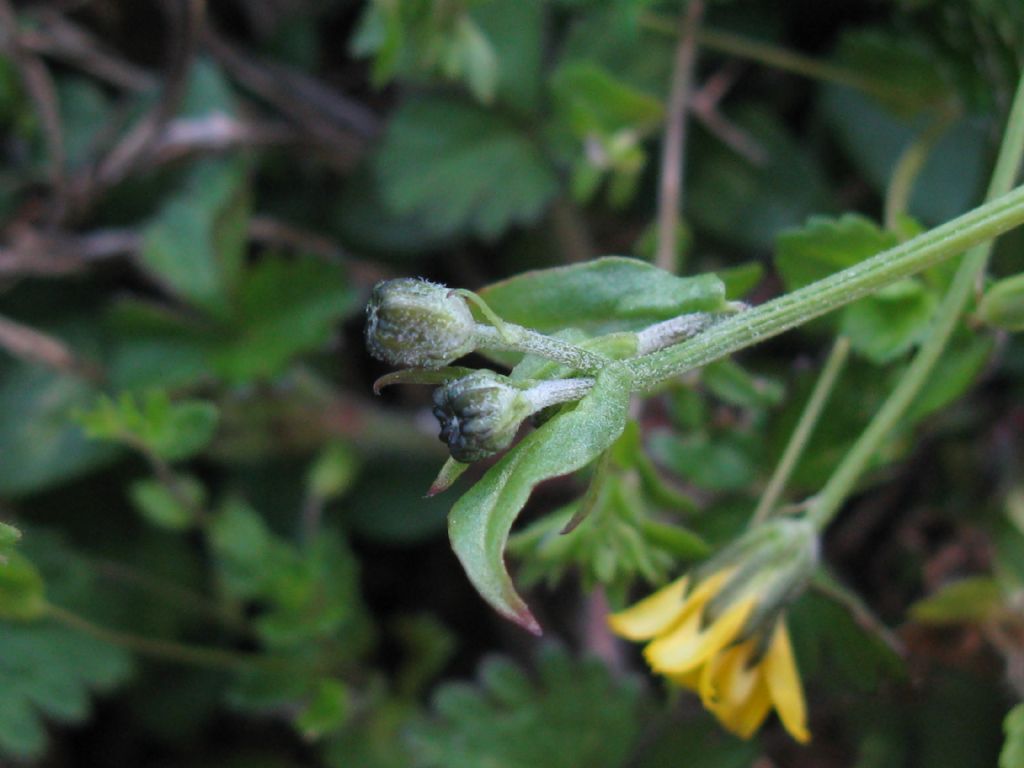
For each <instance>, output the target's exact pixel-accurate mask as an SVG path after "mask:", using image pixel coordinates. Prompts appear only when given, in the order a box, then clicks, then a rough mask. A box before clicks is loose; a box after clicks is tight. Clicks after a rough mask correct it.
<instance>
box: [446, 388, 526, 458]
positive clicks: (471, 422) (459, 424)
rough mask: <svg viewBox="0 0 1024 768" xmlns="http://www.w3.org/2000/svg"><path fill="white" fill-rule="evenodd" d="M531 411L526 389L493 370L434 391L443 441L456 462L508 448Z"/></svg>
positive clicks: (481, 456)
mask: <svg viewBox="0 0 1024 768" xmlns="http://www.w3.org/2000/svg"><path fill="white" fill-rule="evenodd" d="M530 412H531V407H530V401H529V399H528V398H527V397H526V395H525V393H524V392H523V390H521V389H519V388H518V387H516V386H515V385H513V384H512V383H510V382H509V381H508V380H507V379H506V378H505V377H504V376H499V375H498V374H496V373H494V372H493V371H487V370H482V371H474V372H473V373H471V374H469V375H468V376H465V377H463V378H461V379H457V380H456V381H451V382H449V383H448V384H446V385H445V386H443V387H439V388H438V389H436V390H434V416H436V417H437V420H438V422H439V423H440V424H441V434H440V438H441V440H442V442H446V443H448V449H449V450H450V451H451V454H452V457H453V458H454V459H455V460H456V461H461V462H470V461H479V460H480V459H483V458H486V457H487V456H491V455H492V454H495V453H497V452H498V451H501V450H503V449H505V448H507V447H508V446H509V444H510V443H511V442H512V440H513V439H514V438H515V436H516V432H517V431H518V430H519V425H520V424H521V423H522V421H523V419H525V418H526V417H527V416H529V415H530Z"/></svg>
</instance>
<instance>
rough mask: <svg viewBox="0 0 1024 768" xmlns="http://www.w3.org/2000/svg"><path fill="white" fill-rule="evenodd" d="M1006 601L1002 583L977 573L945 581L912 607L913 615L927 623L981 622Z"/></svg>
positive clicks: (912, 616)
mask: <svg viewBox="0 0 1024 768" xmlns="http://www.w3.org/2000/svg"><path fill="white" fill-rule="evenodd" d="M1002 604H1003V595H1002V591H1001V590H1000V588H999V583H998V582H997V581H996V580H995V579H993V578H990V577H987V576H975V577H972V578H966V579H960V580H959V581H954V582H952V583H950V584H946V585H945V586H943V587H942V588H941V589H939V591H938V592H936V593H935V594H932V595H929V596H928V597H926V598H924V599H923V600H919V601H917V602H916V603H914V604H913V605H912V606H910V618H912V619H913V620H914V621H919V622H922V623H924V624H955V623H959V622H968V623H978V622H982V621H985V620H986V619H988V618H989V617H990V616H991V615H992V614H993V613H994V612H995V611H997V610H999V608H1000V607H1001V606H1002Z"/></svg>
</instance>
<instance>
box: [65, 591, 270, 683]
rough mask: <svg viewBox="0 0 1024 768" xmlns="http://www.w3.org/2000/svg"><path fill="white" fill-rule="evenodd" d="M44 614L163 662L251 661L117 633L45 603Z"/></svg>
mask: <svg viewBox="0 0 1024 768" xmlns="http://www.w3.org/2000/svg"><path fill="white" fill-rule="evenodd" d="M46 615H47V616H49V617H50V618H52V619H54V620H55V621H59V622H60V623H61V624H63V625H64V626H66V627H70V628H71V629H74V630H77V631H79V632H84V633H85V634H87V635H91V636H92V637H95V638H96V639H97V640H102V641H103V642H105V643H110V644H111V645H116V646H118V647H120V648H124V649H125V650H128V651H132V652H133V653H138V654H141V655H143V656H150V657H152V658H156V659H163V660H164V661H173V662H176V663H178V664H188V665H191V666H196V667H213V668H217V669H225V668H227V669H236V668H238V667H243V666H246V665H248V664H251V663H252V662H253V660H252V659H250V658H248V657H247V656H246V655H243V654H239V653H232V652H231V651H223V650H220V649H219V648H200V647H197V646H194V645H184V644H182V643H175V642H171V641H168V640H153V639H152V638H148V637H139V636H138V635H132V634H129V633H127V632H119V631H117V630H114V629H108V628H107V627H101V626H100V625H99V624H94V623H93V622H91V621H89V620H88V619H86V618H85V617H83V616H79V615H78V614H77V613H73V612H72V611H69V610H67V609H66V608H61V607H60V606H57V605H52V604H50V605H48V606H47V610H46Z"/></svg>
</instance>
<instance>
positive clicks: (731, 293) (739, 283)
mask: <svg viewBox="0 0 1024 768" xmlns="http://www.w3.org/2000/svg"><path fill="white" fill-rule="evenodd" d="M718 277H719V278H720V279H721V280H722V282H723V283H725V296H726V298H728V299H730V300H736V299H742V298H743V297H744V296H746V295H747V294H748V293H750V292H751V291H752V290H754V288H756V287H757V284H758V283H760V282H761V278H762V277H764V267H763V266H762V265H761V263H760V262H758V261H748V262H747V263H746V264H739V265H737V266H735V267H730V268H728V269H723V270H719V272H718Z"/></svg>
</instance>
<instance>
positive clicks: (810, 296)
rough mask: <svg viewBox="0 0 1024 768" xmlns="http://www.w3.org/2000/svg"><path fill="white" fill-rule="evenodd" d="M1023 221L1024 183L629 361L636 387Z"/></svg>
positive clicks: (672, 374) (841, 302)
mask: <svg viewBox="0 0 1024 768" xmlns="http://www.w3.org/2000/svg"><path fill="white" fill-rule="evenodd" d="M1020 224H1024V187H1020V188H1018V189H1015V190H1013V191H1012V192H1010V193H1008V194H1006V195H1003V196H1002V197H999V198H996V199H995V200H992V201H991V202H989V203H986V204H984V205H981V206H979V207H977V208H975V209H974V210H972V211H969V212H968V213H965V214H964V215H962V216H959V217H957V218H956V219H953V220H952V221H950V222H947V223H946V224H943V225H942V226H939V227H936V228H935V229H932V230H929V231H928V232H924V233H922V234H920V235H918V236H917V237H915V238H913V239H911V240H908V241H907V242H905V243H901V244H900V245H897V246H896V247H894V248H890V249H889V250H886V251H883V252H882V253H879V254H878V255H876V256H873V257H871V258H870V259H867V260H865V261H862V262H861V263H859V264H855V265H854V266H852V267H849V268H847V269H844V270H842V271H841V272H837V273H836V274H834V275H830V276H829V277H826V278H824V279H822V280H818V281H817V282H814V283H811V284H810V285H807V286H804V287H803V288H800V289H799V290H796V291H793V292H792V293H788V294H786V295H784V296H780V297H779V298H777V299H774V300H772V301H769V302H767V303H765V304H762V305H760V306H759V307H755V308H753V309H750V310H748V311H746V312H741V313H739V314H737V315H734V316H732V317H730V318H728V319H726V320H723V321H722V322H721V323H718V324H716V325H714V326H712V327H711V328H710V329H709V330H708V331H707V332H706V333H703V334H701V335H700V336H697V337H696V338H693V339H690V340H689V341H687V342H684V343H683V344H679V345H677V346H674V347H669V348H668V349H664V350H661V351H658V352H654V353H652V354H649V355H645V356H643V357H638V358H636V359H634V360H631V361H628V363H627V364H628V365H629V367H630V368H631V370H632V373H633V376H634V380H635V387H636V388H637V389H640V390H644V389H650V388H652V387H654V386H656V385H657V384H658V383H660V382H662V381H665V380H667V379H671V378H673V377H675V376H678V375H679V374H681V373H685V372H686V371H690V370H693V369H694V368H699V367H701V366H704V365H707V364H708V363H710V362H713V361H715V360H718V359H719V358H722V357H725V356H726V355H731V354H732V353H734V352H738V351H739V350H741V349H743V348H745V347H749V346H751V345H752V344H756V343H759V342H761V341H764V340H765V339H768V338H771V337H772V336H777V335H778V334H780V333H783V332H785V331H788V330H789V329H790V328H794V327H796V326H798V325H802V324H804V323H806V322H808V321H809V320H812V319H814V318H815V317H819V316H821V315H824V314H826V313H828V312H831V311H833V310H835V309H838V308H839V307H842V306H845V305H846V304H849V303H851V302H853V301H856V300H857V299H859V298H862V297H864V296H867V295H868V294H870V293H873V292H874V291H877V290H879V289H880V288H884V287H885V286H887V285H890V284H892V283H894V282H896V281H897V280H902V279H903V278H905V277H909V276H910V275H913V274H916V273H918V272H921V271H922V270H925V269H928V268H929V267H933V266H935V265H936V264H939V263H940V262H942V261H945V260H946V259H949V258H952V257H953V256H956V255H958V254H960V253H963V252H964V251H965V250H967V249H968V248H971V247H973V246H976V245H978V244H980V243H985V242H988V241H990V240H992V239H994V238H996V237H998V236H999V235H1001V234H1003V233H1004V232H1006V231H1007V230H1010V229H1013V228H1014V227H1016V226H1019V225H1020Z"/></svg>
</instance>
